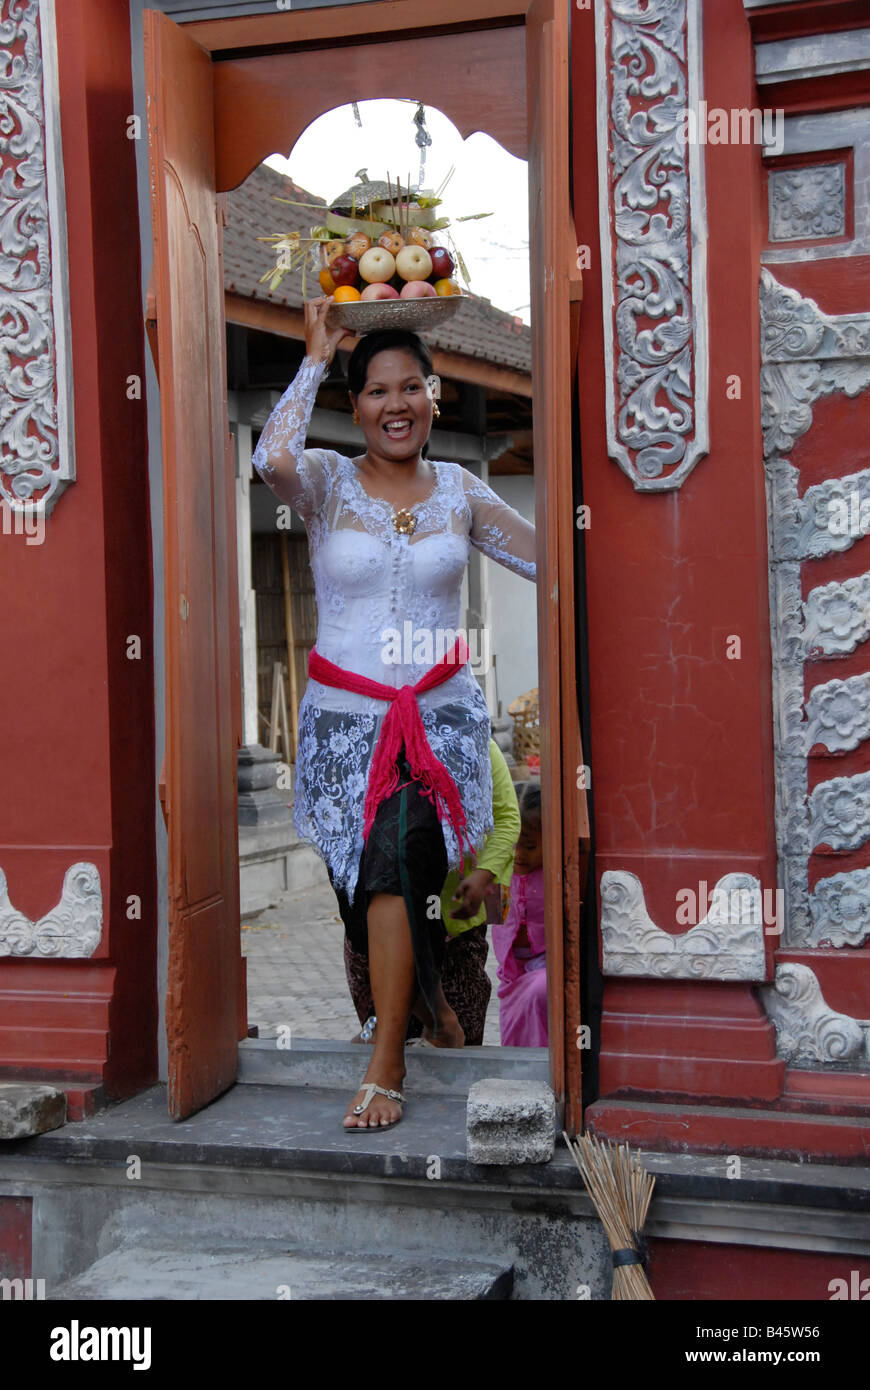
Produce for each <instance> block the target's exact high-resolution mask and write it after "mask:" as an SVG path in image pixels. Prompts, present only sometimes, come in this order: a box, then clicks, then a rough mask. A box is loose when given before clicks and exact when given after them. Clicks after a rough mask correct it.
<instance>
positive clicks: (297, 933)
mask: <svg viewBox="0 0 870 1390" xmlns="http://www.w3.org/2000/svg"><path fill="white" fill-rule="evenodd" d="M343 943H344V927H343V925H342V922H341V918H340V917H339V915H338V907H337V905H336V901H335V895H334V893H333V891H332V889H331V887H330V886H329V880H328V879H327V878H326V876H325V874H324V880H323V883H322V885H318V886H317V887H316V888H306V889H303V890H301V891H298V892H295V893H288V894H287V895H286V897H284V898H283V899H282V900H281V902H280V903H279V905H278V906H277V907H275V908H269V909H267V910H266V911H265V912H261V913H259V914H258V915H256V916H254V917H244V918H242V954H243V955H244V956H245V957H246V959H247V962H248V1022H249V1023H250V1024H256V1025H257V1027H258V1029H259V1036H260V1037H261V1038H267V1037H275V1036H276V1034H277V1032H278V1028H279V1027H280V1026H282V1025H283V1026H285V1027H288V1028H290V1029H292V1031H293V1033H295V1034H296V1036H297V1037H300V1038H331V1039H336V1040H338V1041H342V1040H346V1039H349V1038H351V1037H353V1035H354V1033H356V1032H357V1030H358V1028H359V1023H358V1021H357V1016H356V1011H355V1009H354V1007H353V1004H352V1003H351V999H350V993H349V991H348V988H347V980H346V978H345V973H344V957H343V954H342V951H343ZM487 971H488V973H489V976H490V979H491V980H492V981H493V990H492V997H491V999H490V1003H489V1012H488V1014H487V1018H486V1032H485V1033H484V1038H483V1040H484V1043H485V1044H487V1045H493V1046H497V1045H498V1042H499V1031H498V1000H497V998H496V987H497V981H496V976H495V956H494V954H493V951H492V948H491V947H490V953H489V959H488V961H487Z"/></svg>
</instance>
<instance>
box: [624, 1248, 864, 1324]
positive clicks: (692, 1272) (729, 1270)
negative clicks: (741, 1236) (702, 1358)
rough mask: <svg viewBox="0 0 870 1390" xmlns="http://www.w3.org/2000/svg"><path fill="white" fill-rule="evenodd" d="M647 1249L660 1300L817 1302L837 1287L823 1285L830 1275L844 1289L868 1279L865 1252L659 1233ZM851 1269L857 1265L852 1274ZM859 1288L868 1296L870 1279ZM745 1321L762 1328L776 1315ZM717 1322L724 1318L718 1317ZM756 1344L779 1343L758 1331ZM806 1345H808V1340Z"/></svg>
mask: <svg viewBox="0 0 870 1390" xmlns="http://www.w3.org/2000/svg"><path fill="white" fill-rule="evenodd" d="M649 1253H650V1283H651V1284H652V1288H653V1292H654V1293H655V1296H656V1298H657V1299H659V1300H661V1301H666V1300H679V1301H691V1302H707V1301H708V1300H710V1299H726V1300H728V1301H740V1302H746V1303H749V1302H759V1303H783V1302H791V1301H792V1300H799V1301H804V1300H807V1301H811V1302H819V1301H826V1300H829V1299H830V1298H831V1295H832V1292H842V1290H841V1288H840V1286H839V1285H834V1287H833V1289H831V1288H830V1287H829V1286H830V1284H831V1281H832V1280H834V1279H845V1280H846V1284H847V1287H848V1288H849V1289H850V1290H851V1289H852V1288H853V1287H855V1288H858V1289H859V1290H860V1284H861V1282H862V1281H864V1280H868V1279H870V1260H868V1259H867V1257H866V1256H865V1255H844V1254H831V1253H829V1252H818V1253H817V1252H815V1251H810V1250H767V1249H761V1248H759V1247H757V1246H746V1245H713V1244H704V1243H702V1242H700V1241H692V1240H659V1239H654V1240H651V1241H650V1242H649ZM853 1270H854V1271H857V1274H856V1277H855V1278H854V1279H853V1278H852V1271H853ZM865 1293H866V1295H867V1296H868V1297H870V1283H868V1284H867V1286H866V1290H865ZM789 1321H790V1323H791V1324H792V1325H800V1324H801V1322H802V1320H801V1319H800V1318H797V1317H790V1318H789ZM747 1322H751V1323H752V1324H754V1325H755V1326H761V1327H762V1328H766V1327H767V1326H768V1325H769V1324H771V1325H772V1324H775V1323H776V1319H775V1318H771V1316H770V1315H769V1314H767V1313H758V1312H756V1313H753V1314H752V1316H751V1317H749V1316H746V1317H743V1316H742V1315H741V1320H740V1324H739V1325H740V1327H741V1328H742V1327H743V1325H744V1324H745V1323H747ZM717 1325H719V1326H724V1325H725V1324H724V1322H723V1321H722V1320H721V1319H720V1321H719V1323H718V1324H717ZM734 1325H735V1326H736V1325H737V1324H736V1323H735V1324H734ZM744 1344H745V1345H752V1343H751V1342H747V1343H744V1342H743V1340H742V1339H738V1340H737V1342H736V1345H738V1346H743V1345H744ZM694 1345H695V1343H694V1342H693V1343H692V1346H694ZM699 1345H700V1343H699ZM703 1345H704V1346H705V1347H707V1348H708V1349H709V1348H710V1347H713V1346H715V1347H717V1348H721V1347H723V1346H725V1343H724V1342H722V1341H716V1342H713V1341H709V1342H705V1343H704V1344H703ZM758 1345H759V1346H763V1347H767V1348H770V1347H771V1346H779V1345H780V1344H779V1343H778V1342H769V1341H766V1340H765V1338H764V1336H762V1337H761V1338H759V1339H758ZM808 1345H809V1346H810V1347H812V1345H813V1343H812V1342H810V1343H808ZM795 1346H797V1343H795ZM732 1349H733V1348H732ZM791 1349H794V1348H791Z"/></svg>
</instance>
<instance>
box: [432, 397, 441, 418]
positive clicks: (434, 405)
mask: <svg viewBox="0 0 870 1390" xmlns="http://www.w3.org/2000/svg"><path fill="white" fill-rule="evenodd" d="M440 414H441V411H440V410H439V409H438V402H437V401H433V402H432V419H433V420H437V419H438V416H439V415H440Z"/></svg>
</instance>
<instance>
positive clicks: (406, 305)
mask: <svg viewBox="0 0 870 1390" xmlns="http://www.w3.org/2000/svg"><path fill="white" fill-rule="evenodd" d="M463 302H464V301H463V299H462V298H461V297H460V296H457V297H456V298H453V297H451V298H449V299H445V298H441V299H429V298H426V299H401V298H400V299H369V300H364V299H357V300H353V301H350V302H345V303H343V304H342V303H338V304H333V305H332V306H331V307H330V310H329V313H328V314H327V315H326V326H327V328H339V327H340V328H346V329H347V331H348V333H354V334H357V335H360V334H363V333H373V332H375V331H376V330H378V329H381V328H407V329H409V330H410V331H411V332H412V333H424V332H426V330H427V329H429V330H432V329H436V328H440V327H441V325H442V323H446V322H447V320H448V319H449V318H451V317H452V316H453V314H455V312H456V310H457V309H459V308H461V306H462V304H463Z"/></svg>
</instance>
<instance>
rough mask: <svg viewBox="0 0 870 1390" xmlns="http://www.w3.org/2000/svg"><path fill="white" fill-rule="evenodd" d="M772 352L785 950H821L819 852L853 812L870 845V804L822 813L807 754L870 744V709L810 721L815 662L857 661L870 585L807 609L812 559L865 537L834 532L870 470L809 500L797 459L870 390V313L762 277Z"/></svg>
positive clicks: (833, 695) (765, 334)
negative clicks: (830, 305) (808, 684)
mask: <svg viewBox="0 0 870 1390" xmlns="http://www.w3.org/2000/svg"><path fill="white" fill-rule="evenodd" d="M761 343H762V359H763V360H762V368H761V400H762V431H763V441H764V468H765V483H766V488H767V519H768V538H769V554H770V623H771V647H772V657H773V736H774V758H775V762H774V768H775V789H776V790H775V795H776V807H775V815H776V837H777V849H778V857H779V880H780V886H781V887H782V889H783V892H784V894H785V930H784V934H783V943H782V944H783V945H785V946H811V945H816V944H818V942H819V940H821V937H820V936H819V931H820V930H822V929H823V924H822V916H821V915H820V914H822V913H823V912H824V910H825V909H824V905H823V900H822V899H823V897H824V893H823V894H822V896H821V897H819V898H818V899H817V898H816V897H814V896H813V897H811V895H810V892H809V886H808V882H809V874H808V861H809V856H810V854H811V852H812V850H813V849H814V848H815V847H816V846H817V845H818V844H820V843H827V844H831V845H832V848H833V847H835V846H834V845H833V844H832V837H833V839H836V838H837V836H838V834H840V833H842V831H838V828H837V826H838V817H839V813H840V809H841V807H842V808H846V809H848V812H849V814H851V815H852V816H853V817H854V828H853V829H852V831H851V832H850V833H851V834H852V835H853V836H859V837H860V838H859V839H858V841H857V842H858V843H863V841H864V839H866V838H868V836H870V829H868V830H867V832H866V833H865V832H864V831H863V830H862V829H860V827H859V822H860V817H861V816H862V815H863V796H862V794H861V788H860V787H858V788H856V787H855V786H853V785H852V784H853V783H854V780H855V779H851V778H847V779H835V780H837V781H839V780H842V781H843V782H845V783H846V785H845V786H844V787H839V786H838V787H837V788H836V789H835V790H834V791H832V783H823V784H822V787H823V788H827V790H822V788H816V791H815V792H814V800H813V803H812V806H813V811H812V812H811V806H810V799H809V797H808V778H807V755H808V752H809V750H810V748H811V747H812V746H813V744H814V743H822V744H823V745H824V746H825V747H827V748H829V750H830V751H832V752H833V751H838V752H839V751H842V750H844V749H845V748H846V747H854V746H856V743H855V742H853V740H857V741H858V742H860V740H861V738H863V737H865V736H866V734H864V733H862V732H861V730H862V729H863V728H864V727H865V725H864V723H863V722H862V721H863V715H862V713H861V709H860V705H861V699H860V698H859V697H857V696H856V692H857V690H858V689H859V688H862V687H863V683H864V678H863V677H856V678H853V681H850V682H848V683H843V682H833V681H832V682H828V683H827V684H826V685H824V686H820V687H819V688H818V690H817V691H814V692H812V693H811V695H810V696H809V698H808V700H807V705H806V716H805V713H804V665H805V662H806V660H807V658H808V657H809V656H810V654H811V653H813V652H823V653H830V654H835V653H841V652H847V651H851V650H853V649H854V647H855V645H856V644H857V643H858V642H859V641H861V640H863V639H862V637H861V635H860V634H861V633H862V632H863V633H864V634H865V635H866V634H867V632H870V606H868V597H870V576H866V577H862V576H858V577H855V578H853V579H850V580H847V581H845V582H843V583H838V584H828V585H820V586H818V587H816V588H815V589H812V590H811V591H810V593H809V594H808V595H807V601H806V604H804V603H803V601H802V586H801V561H803V560H806V559H810V558H812V557H815V556H819V555H825V554H829V553H833V552H834V551H838V550H839V551H842V550H847V549H848V548H849V546H851V545H852V544H853V543H854V540H855V539H856V538H857V537H856V536H855V535H852V534H849V535H846V536H842V535H838V533H837V527H836V526H835V527H831V526H830V519H831V515H832V512H831V508H830V507H829V503H831V502H837V501H842V500H843V499H847V500H849V502H850V507H851V508H852V513H854V507H853V506H852V494H853V492H855V493H857V494H858V504H859V512H860V501H861V500H862V499H863V498H864V497H865V496H866V497H870V470H862V471H861V472H859V473H855V474H851V475H850V476H848V477H845V478H831V479H827V480H825V481H824V482H822V483H819V484H816V485H814V486H813V487H810V488H808V489H807V490H806V493H805V494H804V496H803V497H802V498H799V496H798V474H797V470H796V469H795V468H794V467H793V466H792V464H791V463H790V462H789V460H788V459H787V458H786V457H785V455H786V454H787V453H788V451H789V450H790V449H791V447H792V445H793V444H794V442H795V440H796V439H798V438H800V436H801V435H803V434H805V433H806V431H807V430H808V429H809V428H810V426H811V424H812V419H813V406H814V404H815V402H816V401H817V400H819V399H820V397H822V396H825V395H829V394H830V393H832V392H834V391H842V392H843V393H844V394H845V395H847V396H856V395H857V394H858V393H859V392H860V391H863V390H865V389H866V387H867V386H868V385H870V314H843V315H837V316H832V315H827V314H823V313H822V312H821V310H820V309H819V307H818V305H817V304H815V303H814V302H813V301H812V300H809V299H803V298H802V297H801V295H799V294H798V293H797V291H795V290H792V289H789V288H786V287H785V286H783V285H780V284H779V283H778V282H777V281H776V280H775V279H774V277H773V276H772V275H771V273H770V271H769V270H762V273H761ZM835 464H836V461H835V460H834V461H832V466H835ZM850 520H851V517H850ZM853 682H857V684H854V683H853ZM843 684H847V685H848V694H849V696H850V697H852V698H850V699H849V700H848V702H847V701H844V699H843V692H842V690H841V689H840V686H841V685H843ZM832 745H836V746H835V747H834V746H832ZM856 793H857V795H856ZM811 818H812V823H811ZM850 824H851V822H850ZM850 930H851V928H850ZM843 932H844V933H845V928H844V929H843ZM837 944H841V943H840V942H838V943H837ZM842 944H846V943H845V941H844V942H843V943H842ZM850 944H851V943H850Z"/></svg>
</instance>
